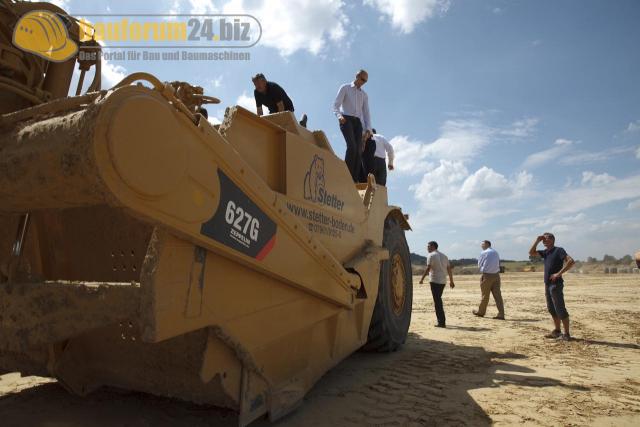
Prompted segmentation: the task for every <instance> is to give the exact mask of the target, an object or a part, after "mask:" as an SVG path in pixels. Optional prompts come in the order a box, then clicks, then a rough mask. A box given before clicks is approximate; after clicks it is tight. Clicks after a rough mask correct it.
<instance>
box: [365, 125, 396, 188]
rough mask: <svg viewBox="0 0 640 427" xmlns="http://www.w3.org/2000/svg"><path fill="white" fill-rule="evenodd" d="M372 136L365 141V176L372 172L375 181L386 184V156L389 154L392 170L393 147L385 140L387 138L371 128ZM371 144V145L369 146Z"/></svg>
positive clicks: (391, 168) (390, 168)
mask: <svg viewBox="0 0 640 427" xmlns="http://www.w3.org/2000/svg"><path fill="white" fill-rule="evenodd" d="M372 131H373V136H372V137H371V139H370V140H369V141H367V147H366V148H365V153H364V162H363V163H364V166H365V169H366V173H365V176H366V175H367V174H373V176H374V177H375V178H376V183H378V184H380V185H385V186H386V185H387V162H386V158H387V156H389V170H390V171H392V170H393V158H394V153H393V147H392V146H391V144H390V143H389V141H387V138H385V137H384V136H382V135H380V134H379V133H378V132H376V130H375V129H372ZM369 145H373V147H369Z"/></svg>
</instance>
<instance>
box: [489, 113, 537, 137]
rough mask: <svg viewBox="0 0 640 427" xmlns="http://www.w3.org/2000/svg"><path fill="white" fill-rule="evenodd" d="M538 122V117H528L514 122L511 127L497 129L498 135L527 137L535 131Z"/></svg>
mask: <svg viewBox="0 0 640 427" xmlns="http://www.w3.org/2000/svg"><path fill="white" fill-rule="evenodd" d="M538 122H539V120H538V119H537V118H534V117H528V118H526V119H522V120H517V121H515V122H513V123H512V124H511V126H510V127H507V128H505V129H496V133H497V135H498V136H504V137H514V138H527V137H529V136H531V135H532V134H533V133H534V132H535V130H536V126H537V124H538Z"/></svg>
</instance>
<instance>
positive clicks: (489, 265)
mask: <svg viewBox="0 0 640 427" xmlns="http://www.w3.org/2000/svg"><path fill="white" fill-rule="evenodd" d="M480 246H481V247H482V252H481V253H480V256H479V257H478V269H480V273H482V276H480V292H481V293H482V299H481V300H480V307H478V311H475V310H474V311H473V314H475V315H476V316H478V317H484V315H485V313H486V311H487V305H488V304H489V294H493V299H494V300H495V301H496V307H497V308H498V315H497V316H496V317H494V319H500V320H504V303H503V302H502V292H500V255H498V252H496V251H495V250H494V249H493V248H492V247H491V242H490V241H488V240H483V241H482V244H481V245H480Z"/></svg>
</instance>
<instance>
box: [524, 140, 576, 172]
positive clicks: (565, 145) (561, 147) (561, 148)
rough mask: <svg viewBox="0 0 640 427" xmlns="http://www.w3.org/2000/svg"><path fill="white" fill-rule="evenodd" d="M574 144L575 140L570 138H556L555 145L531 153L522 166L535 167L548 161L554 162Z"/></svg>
mask: <svg viewBox="0 0 640 427" xmlns="http://www.w3.org/2000/svg"><path fill="white" fill-rule="evenodd" d="M573 144H574V143H573V141H570V140H568V139H563V138H559V139H556V141H555V142H554V144H553V147H551V148H548V149H546V150H543V151H538V152H537V153H533V154H531V155H529V156H528V157H527V158H526V159H525V161H524V163H523V164H522V168H523V169H533V168H537V167H538V166H542V165H544V164H546V163H549V162H554V161H555V160H558V159H559V158H560V156H561V155H563V154H565V153H566V152H568V151H569V150H570V149H571V145H573Z"/></svg>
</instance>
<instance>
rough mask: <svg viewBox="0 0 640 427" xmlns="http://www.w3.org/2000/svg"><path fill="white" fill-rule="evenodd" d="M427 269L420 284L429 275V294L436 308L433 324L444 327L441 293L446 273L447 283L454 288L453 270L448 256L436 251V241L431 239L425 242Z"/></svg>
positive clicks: (444, 318) (444, 319)
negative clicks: (427, 252) (435, 319)
mask: <svg viewBox="0 0 640 427" xmlns="http://www.w3.org/2000/svg"><path fill="white" fill-rule="evenodd" d="M427 251H429V254H428V255H427V269H426V270H425V272H424V274H423V275H422V278H421V279H420V284H422V283H423V281H424V278H425V277H426V275H427V274H428V275H429V284H430V285H431V295H433V305H434V306H435V309H436V317H437V318H438V323H437V324H436V325H435V326H436V327H437V328H446V317H445V315H444V306H443V304H442V293H443V292H444V287H445V285H446V283H447V274H448V275H449V284H450V286H451V289H453V288H455V286H456V285H455V284H454V283H453V271H452V270H451V264H449V258H447V256H446V255H445V254H443V253H442V252H439V251H438V243H437V242H434V241H431V242H429V243H428V244H427Z"/></svg>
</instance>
